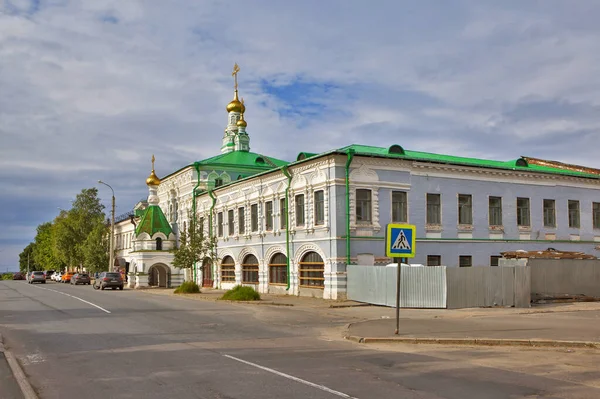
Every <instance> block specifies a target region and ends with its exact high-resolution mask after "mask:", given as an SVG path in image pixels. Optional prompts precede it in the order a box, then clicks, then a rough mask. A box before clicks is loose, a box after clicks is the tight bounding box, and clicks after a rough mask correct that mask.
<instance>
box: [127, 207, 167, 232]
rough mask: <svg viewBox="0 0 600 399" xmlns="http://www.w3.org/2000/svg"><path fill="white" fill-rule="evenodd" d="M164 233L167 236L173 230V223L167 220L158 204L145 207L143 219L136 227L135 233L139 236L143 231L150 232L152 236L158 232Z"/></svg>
mask: <svg viewBox="0 0 600 399" xmlns="http://www.w3.org/2000/svg"><path fill="white" fill-rule="evenodd" d="M159 232H160V233H163V234H164V235H165V236H167V237H169V235H170V234H171V233H172V232H173V229H171V225H170V224H169V222H168V221H167V218H166V217H165V214H164V213H163V211H162V209H160V206H158V205H150V206H149V207H148V208H146V209H145V211H144V214H143V215H142V220H141V221H140V223H139V224H138V225H137V227H136V229H135V235H136V236H139V235H140V234H141V233H148V235H149V236H150V238H152V236H153V235H154V234H156V233H159Z"/></svg>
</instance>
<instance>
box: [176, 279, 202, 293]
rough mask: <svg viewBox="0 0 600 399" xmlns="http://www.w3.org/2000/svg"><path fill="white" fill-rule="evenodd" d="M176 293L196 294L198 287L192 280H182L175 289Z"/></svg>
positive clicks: (198, 290) (198, 291)
mask: <svg viewBox="0 0 600 399" xmlns="http://www.w3.org/2000/svg"><path fill="white" fill-rule="evenodd" d="M175 293H176V294H198V293H200V287H198V284H196V283H195V282H193V281H184V282H183V284H181V285H180V286H179V287H177V288H176V289H175Z"/></svg>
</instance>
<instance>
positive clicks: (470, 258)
mask: <svg viewBox="0 0 600 399" xmlns="http://www.w3.org/2000/svg"><path fill="white" fill-rule="evenodd" d="M463 261H464V262H463ZM466 261H468V262H466ZM465 262H466V263H468V264H465ZM458 267H473V255H459V256H458Z"/></svg>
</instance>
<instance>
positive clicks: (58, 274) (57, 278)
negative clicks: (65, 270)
mask: <svg viewBox="0 0 600 399" xmlns="http://www.w3.org/2000/svg"><path fill="white" fill-rule="evenodd" d="M61 278H62V273H61V272H54V274H53V275H52V280H54V281H56V282H57V283H60V279H61Z"/></svg>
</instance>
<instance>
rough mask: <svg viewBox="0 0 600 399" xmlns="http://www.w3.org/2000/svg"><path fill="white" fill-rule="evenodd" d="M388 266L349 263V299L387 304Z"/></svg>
mask: <svg viewBox="0 0 600 399" xmlns="http://www.w3.org/2000/svg"><path fill="white" fill-rule="evenodd" d="M385 269H386V268H385V267H382V266H360V265H349V266H348V268H347V272H348V274H347V276H348V277H347V278H348V281H347V286H348V288H347V290H348V291H347V296H348V299H351V300H353V301H358V302H366V303H372V304H374V305H385V304H386V285H387V283H386V279H387V275H386V270H385Z"/></svg>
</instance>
